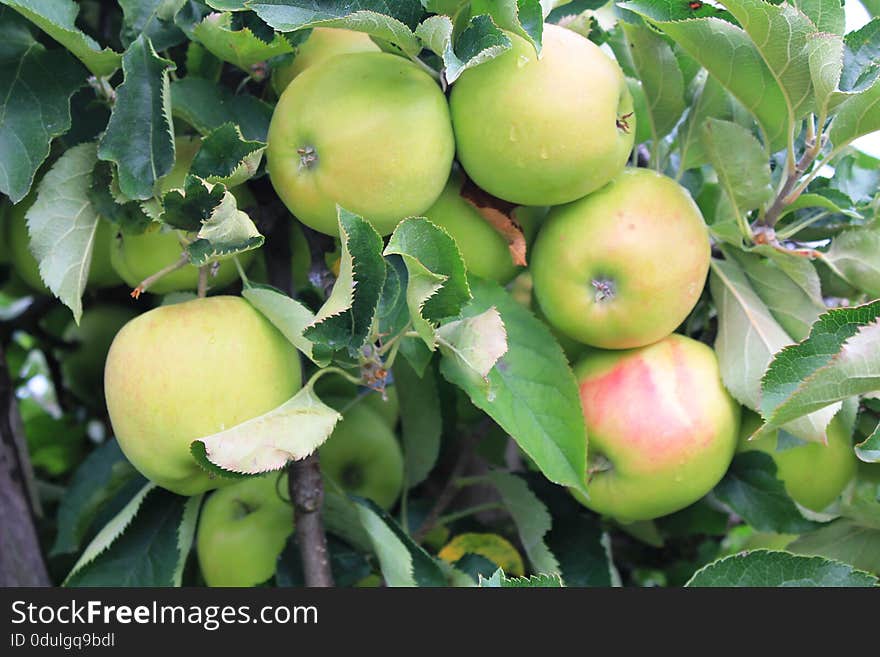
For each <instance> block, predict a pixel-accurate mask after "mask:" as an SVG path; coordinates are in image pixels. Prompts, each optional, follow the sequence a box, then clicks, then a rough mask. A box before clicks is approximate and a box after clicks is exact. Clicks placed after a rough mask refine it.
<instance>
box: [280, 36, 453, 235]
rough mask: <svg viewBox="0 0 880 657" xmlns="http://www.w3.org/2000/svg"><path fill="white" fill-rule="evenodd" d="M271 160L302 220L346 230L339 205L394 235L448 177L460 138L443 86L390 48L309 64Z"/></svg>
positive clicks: (294, 89)
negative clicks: (341, 226)
mask: <svg viewBox="0 0 880 657" xmlns="http://www.w3.org/2000/svg"><path fill="white" fill-rule="evenodd" d="M268 144H269V145H268V147H267V149H266V161H267V165H268V169H269V175H270V177H271V180H272V184H273V185H274V187H275V191H276V192H277V193H278V196H279V197H280V198H281V200H282V201H284V203H285V204H286V205H287V207H288V208H289V209H290V211H291V212H292V213H293V214H294V215H295V216H296V217H297V218H298V219H299V220H300V221H302V222H303V223H304V224H306V225H307V226H311V227H312V228H314V229H315V230H317V231H320V232H322V233H326V234H327V235H336V234H337V233H338V224H337V211H336V206H337V205H340V206H342V207H344V208H345V209H347V210H349V211H351V212H354V213H356V214H359V215H361V216H363V217H364V218H366V219H367V220H368V221H370V222H371V223H372V224H373V227H374V228H375V229H376V230H377V231H379V233H381V234H383V235H387V234H388V233H390V232H391V231H392V230H394V227H395V226H397V224H398V223H399V222H400V221H401V220H402V219H404V218H405V217H409V216H413V215H421V214H422V213H423V212H424V211H425V210H427V209H428V208H429V207H430V206H431V204H432V203H433V202H434V201H435V200H437V197H438V196H439V195H440V192H441V191H443V186H444V185H445V184H446V180H447V178H448V177H449V172H450V170H451V167H452V157H453V155H454V152H455V143H454V138H453V135H452V125H451V123H450V120H449V108H448V106H447V104H446V98H445V96H444V95H443V92H442V91H441V90H440V87H439V86H438V85H437V84H436V82H435V81H434V80H433V79H431V77H430V76H429V75H428V74H427V73H425V72H424V71H423V70H421V69H420V68H419V67H418V66H417V65H415V64H413V63H412V62H410V61H407V60H405V59H403V58H402V57H398V56H396V55H391V54H388V53H380V52H377V53H357V54H352V55H339V56H337V57H333V58H331V59H328V60H326V61H324V62H321V63H320V64H318V65H317V66H312V67H310V68H308V69H307V70H305V71H303V73H301V74H300V75H298V76H297V77H296V79H295V80H294V81H293V82H291V83H290V85H289V86H288V87H287V89H286V90H285V91H284V93H283V94H282V95H281V98H280V99H279V100H278V104H277V105H276V106H275V111H274V113H273V114H272V122H271V124H270V126H269V137H268Z"/></svg>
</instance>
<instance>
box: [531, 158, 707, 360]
mask: <svg viewBox="0 0 880 657" xmlns="http://www.w3.org/2000/svg"><path fill="white" fill-rule="evenodd" d="M709 258H710V245H709V233H708V230H707V228H706V225H705V223H704V222H703V217H702V215H701V214H700V210H699V209H698V208H697V206H696V204H695V203H694V201H693V199H691V197H690V195H689V194H688V192H687V190H685V189H684V188H683V187H681V186H680V185H679V184H678V183H676V182H675V181H674V180H672V179H671V178H668V177H666V176H664V175H662V174H659V173H657V172H655V171H651V170H648V169H626V170H625V171H624V172H623V173H622V174H621V175H620V176H618V177H617V178H616V179H615V180H614V181H613V182H611V183H610V184H608V185H606V186H605V187H603V188H602V189H600V190H599V191H597V192H594V193H593V194H591V195H589V196H587V197H586V198H583V199H580V200H578V201H575V202H574V203H570V204H568V205H564V206H561V207H557V208H553V209H552V210H551V211H550V214H549V216H548V217H547V220H546V221H545V222H544V225H543V227H542V228H541V232H540V233H539V234H538V238H537V240H536V241H535V246H534V248H533V249H532V255H531V271H532V276H533V278H534V284H535V296H536V297H537V300H538V303H540V305H541V310H542V311H543V312H544V314H545V315H546V316H547V319H548V320H549V321H550V323H551V324H553V326H555V327H556V328H557V329H559V330H560V331H561V332H562V333H565V334H566V335H568V336H569V337H571V338H573V339H575V340H578V341H579V342H583V343H584V344H588V345H591V346H594V347H601V348H603V349H628V348H632V347H641V346H643V345H647V344H651V343H652V342H656V341H658V340H660V339H662V338H663V337H665V336H667V335H669V334H670V333H672V331H674V330H675V328H676V327H677V326H678V325H679V324H681V322H683V321H684V319H685V318H686V317H687V316H688V313H690V311H691V310H692V309H693V307H694V306H695V305H696V303H697V300H698V299H699V298H700V294H701V293H702V291H703V285H704V283H705V281H706V275H707V273H708V271H709Z"/></svg>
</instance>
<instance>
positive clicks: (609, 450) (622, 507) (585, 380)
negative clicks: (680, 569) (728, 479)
mask: <svg viewBox="0 0 880 657" xmlns="http://www.w3.org/2000/svg"><path fill="white" fill-rule="evenodd" d="M575 375H576V376H577V379H578V385H579V387H580V397H581V405H582V407H583V412H584V419H585V420H586V427H587V435H588V436H589V439H588V447H589V465H588V475H587V480H588V482H587V492H588V493H589V495H590V497H589V499H588V500H587V499H584V498H583V496H582V495H580V494H579V493H575V496H576V497H577V498H578V499H579V500H580V501H581V502H582V503H583V504H584V505H585V506H587V507H589V508H591V509H593V510H594V511H597V512H598V513H602V514H606V515H609V516H611V517H613V518H616V519H617V520H620V521H623V522H633V521H637V520H650V519H653V518H658V517H660V516H664V515H667V514H669V513H673V512H674V511H678V510H680V509H683V508H684V507H686V506H688V505H690V504H692V503H694V502H696V501H697V500H698V499H700V498H701V497H703V496H704V495H705V494H706V493H708V492H709V491H710V490H712V488H713V487H714V486H715V484H717V483H718V481H719V480H720V479H721V477H723V476H724V473H725V471H726V470H727V468H728V466H729V465H730V461H731V459H732V458H733V454H734V451H735V450H736V441H737V435H738V433H737V432H738V430H739V405H738V404H737V403H736V402H735V401H734V400H733V399H732V398H731V396H730V395H729V394H728V393H727V391H726V390H725V389H724V386H723V385H722V383H721V375H720V373H719V370H718V360H717V359H716V357H715V353H714V352H713V351H712V350H711V349H710V348H709V347H707V346H706V345H704V344H702V343H701V342H697V341H696V340H692V339H690V338H687V337H684V336H682V335H670V336H669V337H668V338H666V339H664V340H661V341H660V342H657V343H655V344H652V345H650V346H647V347H642V348H640V349H631V350H627V351H598V350H596V351H594V352H591V353H590V354H588V355H587V356H586V357H585V358H584V359H583V360H582V361H581V362H580V363H578V365H577V366H576V367H575Z"/></svg>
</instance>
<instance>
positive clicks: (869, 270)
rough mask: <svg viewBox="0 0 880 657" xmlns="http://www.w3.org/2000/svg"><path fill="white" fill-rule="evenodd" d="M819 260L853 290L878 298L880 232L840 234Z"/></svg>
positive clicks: (860, 231) (867, 231)
mask: <svg viewBox="0 0 880 657" xmlns="http://www.w3.org/2000/svg"><path fill="white" fill-rule="evenodd" d="M822 261H823V262H824V263H825V264H827V265H828V266H829V267H830V268H831V271H833V272H834V273H835V274H837V275H838V276H840V277H841V278H842V279H843V280H845V281H846V282H847V283H849V284H850V285H852V286H853V287H855V288H857V289H859V290H862V291H863V292H867V293H868V294H869V295H871V296H872V297H880V230H847V231H844V232H842V233H840V234H839V235H837V236H835V238H834V239H833V240H832V241H831V248H830V249H828V251H827V253H824V254H823V255H822Z"/></svg>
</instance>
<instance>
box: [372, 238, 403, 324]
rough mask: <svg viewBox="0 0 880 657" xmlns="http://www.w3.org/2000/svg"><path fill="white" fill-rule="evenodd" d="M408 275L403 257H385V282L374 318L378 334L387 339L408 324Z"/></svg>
mask: <svg viewBox="0 0 880 657" xmlns="http://www.w3.org/2000/svg"><path fill="white" fill-rule="evenodd" d="M408 280H409V275H408V274H407V272H406V265H405V264H404V262H403V258H401V257H400V256H396V255H391V256H386V257H385V284H384V285H383V286H382V297H381V298H380V299H379V308H378V310H377V311H376V318H377V319H378V320H379V335H381V336H388V337H387V338H384V339H386V340H387V339H388V338H390V337H392V336H395V335H397V334H398V333H400V332H401V331H403V330H404V329H405V328H406V327H407V325H408V324H409V308H408V307H407V304H406V287H407V281H408Z"/></svg>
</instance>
